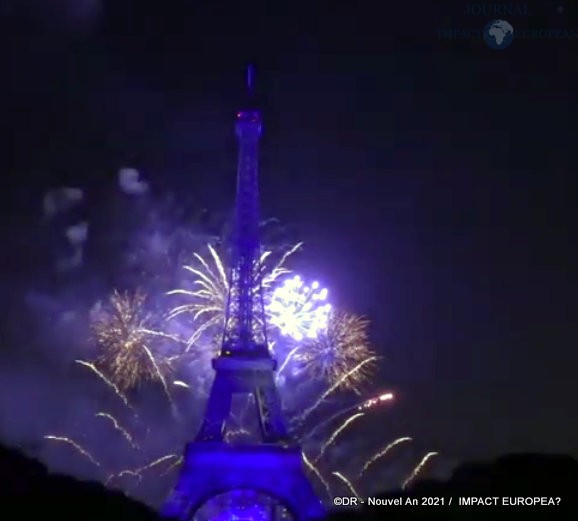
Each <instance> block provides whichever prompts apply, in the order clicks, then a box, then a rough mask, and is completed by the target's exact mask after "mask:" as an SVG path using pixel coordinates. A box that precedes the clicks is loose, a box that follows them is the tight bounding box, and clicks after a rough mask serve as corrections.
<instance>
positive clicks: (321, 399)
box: [299, 356, 378, 422]
mask: <svg viewBox="0 0 578 521" xmlns="http://www.w3.org/2000/svg"><path fill="white" fill-rule="evenodd" d="M377 359H378V357H377V356H372V357H370V358H367V359H365V360H363V361H362V362H360V363H359V364H357V365H356V366H355V367H354V368H353V369H350V370H349V371H348V372H347V373H345V374H344V375H343V376H342V377H341V378H340V379H339V380H337V382H335V383H334V384H333V385H332V386H331V387H329V389H327V390H326V391H325V392H324V393H323V394H322V395H321V396H320V397H319V399H318V400H317V401H316V402H315V403H314V404H313V405H312V406H311V407H309V408H308V409H306V410H305V412H304V413H303V414H302V415H301V416H300V417H299V418H300V420H301V421H302V422H303V421H305V420H306V419H307V418H308V417H309V415H310V414H311V413H312V412H313V411H315V410H316V409H317V408H318V407H319V406H320V405H321V404H322V403H323V402H324V401H325V400H326V398H327V397H328V396H329V395H330V394H332V393H334V392H335V391H336V390H337V389H339V388H340V387H341V386H342V385H343V382H344V381H346V380H347V379H348V378H350V377H352V376H353V375H355V374H356V373H357V372H359V371H360V370H361V369H362V368H363V367H364V366H365V365H367V364H371V363H372V362H375V361H376V360H377Z"/></svg>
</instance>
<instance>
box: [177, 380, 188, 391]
mask: <svg viewBox="0 0 578 521" xmlns="http://www.w3.org/2000/svg"><path fill="white" fill-rule="evenodd" d="M173 385H176V386H177V387H183V388H184V389H190V388H191V386H190V385H189V384H188V383H186V382H183V381H182V380H175V381H174V382H173Z"/></svg>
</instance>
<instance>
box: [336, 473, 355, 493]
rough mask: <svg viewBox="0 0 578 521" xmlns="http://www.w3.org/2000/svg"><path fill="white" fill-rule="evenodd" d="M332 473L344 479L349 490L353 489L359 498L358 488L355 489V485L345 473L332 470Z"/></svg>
mask: <svg viewBox="0 0 578 521" xmlns="http://www.w3.org/2000/svg"><path fill="white" fill-rule="evenodd" d="M332 474H333V475H334V476H336V477H338V478H339V479H340V480H341V481H343V483H345V484H346V485H347V488H348V489H349V490H351V492H352V493H353V495H354V496H355V497H356V498H357V499H359V494H358V493H357V490H355V488H354V487H353V485H352V484H351V481H349V480H348V479H347V478H346V477H345V476H344V475H343V474H341V472H332Z"/></svg>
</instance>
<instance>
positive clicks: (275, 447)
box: [162, 68, 325, 521]
mask: <svg viewBox="0 0 578 521" xmlns="http://www.w3.org/2000/svg"><path fill="white" fill-rule="evenodd" d="M247 84H248V87H249V90H250V91H251V89H252V69H251V68H249V70H248V75H247ZM236 133H237V138H238V141H239V158H238V169H237V194H236V207H235V208H236V215H235V232H234V242H233V244H232V246H233V248H232V250H233V258H232V266H231V273H230V283H229V295H228V301H227V308H226V313H225V326H224V331H223V343H222V347H221V351H220V353H219V356H218V357H217V358H215V359H214V360H213V368H214V370H215V379H214V381H213V385H212V387H211V391H210V394H209V399H208V402H207V406H206V411H205V415H204V417H203V421H202V424H201V427H200V430H199V432H198V434H197V436H196V438H195V440H194V441H193V442H191V443H189V444H188V445H187V446H186V449H185V454H184V458H183V465H182V468H181V471H180V475H179V478H178V480H177V484H176V486H175V488H174V489H173V491H172V492H171V494H170V496H169V498H168V500H167V502H166V503H165V505H164V507H163V509H162V515H163V516H164V517H167V518H173V519H178V520H179V521H233V520H238V521H290V520H291V521H314V520H315V519H320V518H322V517H323V516H324V515H325V510H324V508H323V505H322V503H321V501H320V500H319V499H318V498H317V496H316V495H315V492H314V490H313V487H312V486H311V483H310V482H309V480H308V479H307V477H306V475H305V471H304V468H303V460H302V453H301V449H300V447H299V446H298V445H297V444H295V443H294V442H293V440H291V438H290V436H289V435H288V432H287V428H286V426H285V421H284V418H283V415H282V411H281V400H280V398H279V393H278V389H277V387H276V385H275V370H276V366H277V363H276V361H275V360H274V359H273V358H272V356H271V353H270V351H269V347H268V342H267V330H266V320H265V310H264V305H263V292H262V288H261V284H260V275H259V274H260V266H259V260H260V254H261V243H260V238H259V195H258V148H259V147H258V145H259V138H260V136H261V115H260V113H259V111H257V110H243V111H240V112H238V113H237V120H236ZM239 394H240V395H249V396H252V397H253V401H254V403H255V406H256V407H255V412H256V417H257V422H258V426H259V432H260V438H261V442H260V443H255V444H250V445H249V444H246V445H231V444H228V443H227V442H226V440H225V437H224V434H225V426H226V421H227V419H228V417H229V415H230V413H231V406H232V401H233V397H234V396H236V395H239Z"/></svg>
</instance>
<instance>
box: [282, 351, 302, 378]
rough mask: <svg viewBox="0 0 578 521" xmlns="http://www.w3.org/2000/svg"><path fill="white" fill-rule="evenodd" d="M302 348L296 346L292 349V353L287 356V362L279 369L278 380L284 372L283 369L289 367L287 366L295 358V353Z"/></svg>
mask: <svg viewBox="0 0 578 521" xmlns="http://www.w3.org/2000/svg"><path fill="white" fill-rule="evenodd" d="M300 347H301V346H299V345H298V346H295V347H294V348H293V349H291V351H289V353H288V354H287V356H286V357H285V360H284V361H283V363H282V364H281V367H279V369H277V378H278V377H279V375H280V374H281V373H282V372H283V369H285V368H286V367H287V364H288V363H289V362H290V361H291V359H292V358H293V356H294V355H295V353H296V352H297V351H298V350H299V349H300Z"/></svg>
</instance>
